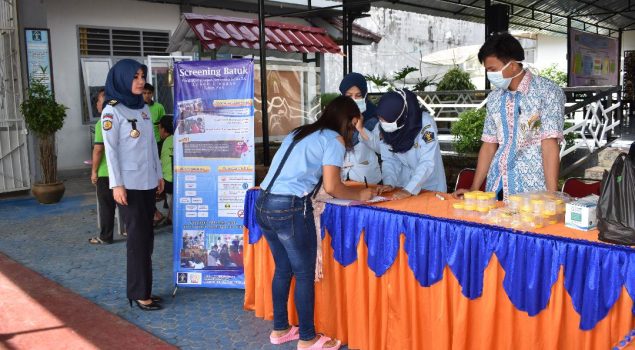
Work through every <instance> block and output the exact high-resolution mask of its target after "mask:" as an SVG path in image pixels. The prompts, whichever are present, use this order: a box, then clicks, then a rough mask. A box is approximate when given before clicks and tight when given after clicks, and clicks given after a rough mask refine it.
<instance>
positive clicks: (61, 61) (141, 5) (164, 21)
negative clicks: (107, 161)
mask: <svg viewBox="0 0 635 350" xmlns="http://www.w3.org/2000/svg"><path fill="white" fill-rule="evenodd" d="M46 3H47V22H48V27H49V29H50V30H51V46H52V48H51V51H52V60H53V77H54V79H55V95H56V98H57V100H58V102H60V103H62V104H64V105H66V106H67V107H68V108H69V109H68V111H67V113H68V116H67V118H66V120H65V122H64V128H62V130H61V131H60V132H58V135H57V141H58V143H57V147H58V168H59V169H60V170H69V169H79V168H83V167H87V166H86V165H84V164H83V162H84V161H85V160H88V159H90V154H91V149H90V145H91V143H90V133H89V125H86V124H83V122H82V109H81V96H82V95H81V91H80V63H79V48H78V39H77V26H80V25H90V26H103V27H121V28H142V29H154V30H170V31H173V30H174V29H175V28H176V26H177V25H178V23H179V7H178V6H176V5H166V4H155V3H150V2H144V1H133V0H109V1H100V2H98V1H73V0H47V1H46Z"/></svg>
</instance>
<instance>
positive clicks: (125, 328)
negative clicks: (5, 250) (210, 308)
mask: <svg viewBox="0 0 635 350" xmlns="http://www.w3.org/2000/svg"><path fill="white" fill-rule="evenodd" d="M0 310H2V312H0V348H5V349H51V350H53V349H143V348H146V349H148V348H151V349H175V348H176V347H174V346H172V345H170V344H168V343H166V342H164V341H162V340H160V339H159V338H157V337H155V336H153V335H151V334H150V333H147V332H145V331H144V330H142V329H141V328H139V327H136V326H134V325H132V324H130V322H128V321H125V320H123V319H121V318H120V317H117V316H115V315H113V314H111V313H109V312H107V311H105V310H103V309H102V308H100V307H99V306H97V305H95V304H93V303H91V302H90V301H88V300H87V299H85V298H82V297H81V296H79V295H77V294H75V293H73V292H71V291H70V290H68V289H66V288H64V287H62V286H60V285H59V284H57V283H54V282H52V281H50V280H48V279H46V278H44V277H42V276H41V275H39V274H37V273H35V272H33V271H31V270H29V269H27V268H25V267H24V266H22V265H20V264H18V263H16V262H15V261H13V260H11V259H9V258H7V257H6V256H5V255H3V254H0ZM113 334H116V335H117V336H112V335H113Z"/></svg>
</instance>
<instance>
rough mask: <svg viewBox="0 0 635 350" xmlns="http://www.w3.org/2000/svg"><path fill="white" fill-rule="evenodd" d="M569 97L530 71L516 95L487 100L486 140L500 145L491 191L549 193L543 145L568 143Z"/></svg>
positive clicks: (503, 93) (501, 92)
mask: <svg viewBox="0 0 635 350" xmlns="http://www.w3.org/2000/svg"><path fill="white" fill-rule="evenodd" d="M564 104H565V96H564V93H563V91H562V89H561V88H560V87H558V86H557V85H556V84H554V83H553V82H552V81H550V80H548V79H545V78H542V77H540V76H536V75H533V74H531V72H529V71H527V72H526V74H525V76H524V77H523V80H522V81H521V82H520V84H519V85H518V88H517V89H516V91H509V90H507V89H496V90H493V91H492V92H491V93H490V94H489V96H488V100H487V116H486V118H485V126H484V128H483V136H482V137H481V140H482V141H483V142H490V143H498V150H497V151H496V154H495V155H494V159H493V160H492V163H491V165H490V168H489V172H488V174H487V190H488V191H495V192H497V191H500V190H501V189H502V190H503V194H504V197H505V198H507V196H508V195H510V194H515V193H521V192H529V191H544V190H545V189H546V185H545V173H544V168H543V162H542V147H541V141H542V140H545V139H549V138H556V139H558V142H562V140H563V127H564Z"/></svg>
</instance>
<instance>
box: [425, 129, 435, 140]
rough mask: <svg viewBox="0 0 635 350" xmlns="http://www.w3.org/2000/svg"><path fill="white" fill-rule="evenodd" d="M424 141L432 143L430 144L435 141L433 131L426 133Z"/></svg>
mask: <svg viewBox="0 0 635 350" xmlns="http://www.w3.org/2000/svg"><path fill="white" fill-rule="evenodd" d="M423 140H424V141H425V142H426V143H430V142H432V141H434V133H433V132H432V131H425V132H424V133H423Z"/></svg>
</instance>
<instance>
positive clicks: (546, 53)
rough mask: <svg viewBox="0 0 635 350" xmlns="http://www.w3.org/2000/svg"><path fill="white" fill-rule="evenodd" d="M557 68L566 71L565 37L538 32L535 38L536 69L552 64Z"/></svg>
mask: <svg viewBox="0 0 635 350" xmlns="http://www.w3.org/2000/svg"><path fill="white" fill-rule="evenodd" d="M554 63H555V64H556V65H557V66H558V69H560V70H562V71H564V72H566V71H567V37H565V36H551V35H545V34H538V38H537V39H536V61H535V65H536V68H538V69H544V68H547V67H549V66H551V65H552V64H554Z"/></svg>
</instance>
